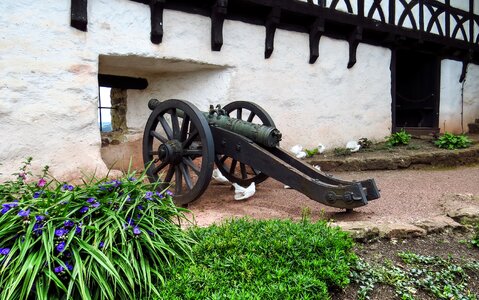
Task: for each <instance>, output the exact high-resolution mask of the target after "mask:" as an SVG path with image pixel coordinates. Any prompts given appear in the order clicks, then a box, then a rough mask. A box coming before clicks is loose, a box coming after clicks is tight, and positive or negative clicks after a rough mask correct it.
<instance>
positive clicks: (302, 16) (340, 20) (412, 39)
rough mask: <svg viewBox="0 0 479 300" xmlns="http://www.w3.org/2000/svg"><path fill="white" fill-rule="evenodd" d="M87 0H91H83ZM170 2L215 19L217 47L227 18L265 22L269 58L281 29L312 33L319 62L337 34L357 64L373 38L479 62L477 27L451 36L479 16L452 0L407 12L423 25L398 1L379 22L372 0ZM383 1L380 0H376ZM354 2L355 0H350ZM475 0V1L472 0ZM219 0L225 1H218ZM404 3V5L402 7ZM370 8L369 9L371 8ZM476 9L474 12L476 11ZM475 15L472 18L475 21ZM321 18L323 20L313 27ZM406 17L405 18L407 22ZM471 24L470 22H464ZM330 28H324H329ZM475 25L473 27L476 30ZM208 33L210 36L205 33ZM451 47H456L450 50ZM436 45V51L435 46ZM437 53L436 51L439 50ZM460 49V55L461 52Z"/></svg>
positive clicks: (425, 2) (428, 1)
mask: <svg viewBox="0 0 479 300" xmlns="http://www.w3.org/2000/svg"><path fill="white" fill-rule="evenodd" d="M83 1H86V0H83ZM131 1H135V2H139V3H145V4H149V3H150V2H151V1H152V0H131ZM163 1H164V8H165V9H171V10H176V11H182V12H186V13H192V14H197V15H202V16H206V17H209V18H211V20H212V25H211V26H212V27H211V48H212V49H213V50H214V51H219V49H221V45H222V42H223V33H222V25H223V22H224V19H229V20H236V21H241V22H245V23H249V24H255V25H263V26H265V28H266V38H265V58H269V57H270V56H271V54H272V52H273V50H274V36H275V32H276V29H277V28H280V29H282V30H290V31H295V32H302V33H306V34H309V43H310V58H309V61H310V62H314V61H315V60H317V58H318V57H319V53H318V52H319V51H318V49H319V46H318V45H319V44H318V43H319V41H320V39H321V37H322V36H327V37H331V38H336V39H343V40H346V41H348V42H349V46H350V59H349V62H348V65H350V66H352V65H354V62H355V54H356V48H357V46H358V44H359V42H361V43H367V44H371V45H375V46H383V47H390V48H391V49H393V48H394V47H403V46H404V47H412V48H417V50H418V51H427V52H428V53H430V52H434V51H436V52H434V53H435V54H437V55H439V56H440V55H442V54H444V53H446V55H445V56H442V58H449V59H455V60H458V61H462V57H463V54H464V53H465V52H467V51H468V50H469V49H472V50H473V51H474V56H473V60H472V62H473V63H476V62H477V61H478V57H479V38H478V35H477V33H474V30H475V28H474V26H472V27H469V28H464V29H465V30H466V31H467V32H469V35H470V32H471V31H472V33H473V35H472V36H474V34H475V35H476V36H475V37H474V41H471V40H468V41H464V40H460V39H453V38H450V36H451V32H452V31H451V28H450V25H451V23H452V22H451V18H453V17H454V16H456V15H457V16H459V17H460V18H465V20H467V21H469V26H471V24H473V23H475V22H476V20H478V19H479V16H478V15H476V14H474V13H473V10H472V11H471V9H469V10H461V9H458V8H455V7H453V6H451V5H450V3H451V0H444V3H441V2H439V1H434V0H420V1H419V0H418V1H419V2H418V3H419V8H418V10H419V14H418V15H420V17H419V18H418V16H412V17H411V15H407V16H406V17H407V18H414V20H411V22H413V23H414V24H415V25H416V27H417V30H412V29H410V28H404V27H401V26H397V24H396V23H397V22H396V17H397V16H398V13H399V12H401V15H402V14H403V12H402V10H401V7H402V4H398V3H399V2H398V1H397V0H375V1H374V3H377V2H379V1H381V2H382V3H386V2H387V3H388V4H389V18H385V19H384V20H383V21H381V22H379V21H377V20H374V19H373V18H371V17H368V14H369V12H370V11H371V9H372V6H371V5H374V3H373V4H371V2H372V1H365V0H356V1H357V3H358V14H357V15H356V14H351V13H345V12H342V11H339V10H334V9H331V8H329V7H330V3H332V2H331V1H326V0H312V1H308V2H305V1H295V0H227V5H225V8H226V6H227V12H224V11H221V9H220V7H222V6H223V5H221V3H220V1H219V0H168V1H165V0H163ZM376 1H377V2H376ZM350 2H351V1H350ZM468 2H469V3H473V5H472V6H471V7H472V8H473V7H474V4H476V5H477V3H474V2H476V1H474V0H468ZM217 3H220V5H218V4H217ZM396 6H398V8H396ZM430 6H432V7H434V8H435V9H438V10H443V11H444V13H443V15H445V23H446V26H443V28H442V29H443V31H444V36H441V35H437V34H433V33H431V32H426V31H421V30H420V29H424V30H427V29H426V27H428V26H427V25H428V24H426V21H427V18H426V20H424V18H425V16H426V12H425V11H424V10H425V9H426V10H428V9H429V8H428V7H430ZM366 12H368V13H366ZM471 12H472V13H471ZM471 17H472V20H471ZM318 18H320V19H321V20H322V21H321V22H323V24H321V25H319V27H318V26H316V25H318V24H316V25H315V26H316V28H314V26H312V24H314V23H315V22H316V20H317V19H318ZM403 21H404V20H402V22H403ZM464 27H466V26H464ZM323 28H324V29H323ZM355 28H361V29H362V36H361V34H360V35H359V36H361V38H358V33H357V32H356V33H354V32H353V33H351V31H354V30H353V29H355ZM471 28H472V29H471ZM204 38H207V37H204ZM444 47H448V48H450V49H451V50H450V51H444ZM434 49H436V50H434ZM434 53H432V54H434ZM456 53H459V54H460V55H457V54H456Z"/></svg>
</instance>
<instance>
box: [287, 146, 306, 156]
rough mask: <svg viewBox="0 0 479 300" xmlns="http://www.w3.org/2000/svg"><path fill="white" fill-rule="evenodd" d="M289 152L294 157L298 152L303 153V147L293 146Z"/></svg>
mask: <svg viewBox="0 0 479 300" xmlns="http://www.w3.org/2000/svg"><path fill="white" fill-rule="evenodd" d="M289 151H291V152H293V154H294V155H298V153H299V152H301V151H303V146H301V145H294V146H293V147H291V149H290V150H289Z"/></svg>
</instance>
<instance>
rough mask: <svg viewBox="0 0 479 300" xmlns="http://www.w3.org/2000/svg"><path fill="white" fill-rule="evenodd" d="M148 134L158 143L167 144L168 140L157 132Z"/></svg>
mask: <svg viewBox="0 0 479 300" xmlns="http://www.w3.org/2000/svg"><path fill="white" fill-rule="evenodd" d="M150 134H151V135H152V136H154V137H155V138H157V139H158V140H159V141H160V142H162V143H163V144H164V143H166V142H168V139H167V138H165V137H164V136H162V135H161V134H159V133H158V132H156V131H154V130H152V131H150Z"/></svg>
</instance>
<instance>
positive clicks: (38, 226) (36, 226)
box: [33, 223, 43, 235]
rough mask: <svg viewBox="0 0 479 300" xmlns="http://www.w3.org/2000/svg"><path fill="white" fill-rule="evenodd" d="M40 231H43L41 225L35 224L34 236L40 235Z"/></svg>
mask: <svg viewBox="0 0 479 300" xmlns="http://www.w3.org/2000/svg"><path fill="white" fill-rule="evenodd" d="M42 229H43V225H42V224H39V223H35V224H34V225H33V232H34V233H35V234H36V235H40V234H42V232H43V231H42Z"/></svg>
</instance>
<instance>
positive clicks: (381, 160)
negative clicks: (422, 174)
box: [306, 135, 479, 171]
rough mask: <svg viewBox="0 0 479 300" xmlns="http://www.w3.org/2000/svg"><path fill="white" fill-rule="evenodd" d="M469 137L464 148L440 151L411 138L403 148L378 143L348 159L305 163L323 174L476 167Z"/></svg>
mask: <svg viewBox="0 0 479 300" xmlns="http://www.w3.org/2000/svg"><path fill="white" fill-rule="evenodd" d="M470 138H471V140H473V142H474V144H473V145H472V146H471V147H469V148H467V149H458V150H445V149H440V148H437V147H436V146H435V145H434V141H433V140H432V139H424V138H421V139H420V138H413V139H411V141H410V143H409V145H406V146H396V147H388V146H387V145H386V143H378V144H373V145H372V146H371V147H370V148H367V149H360V150H359V151H358V152H354V153H351V154H350V155H347V156H344V155H336V154H334V151H329V152H326V153H325V154H321V155H314V156H313V157H311V158H308V159H306V161H307V162H308V163H310V164H313V165H319V166H320V167H321V169H322V170H323V171H366V170H397V169H406V168H412V169H423V168H444V167H454V166H464V165H471V164H477V163H479V143H478V141H479V135H470Z"/></svg>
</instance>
